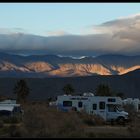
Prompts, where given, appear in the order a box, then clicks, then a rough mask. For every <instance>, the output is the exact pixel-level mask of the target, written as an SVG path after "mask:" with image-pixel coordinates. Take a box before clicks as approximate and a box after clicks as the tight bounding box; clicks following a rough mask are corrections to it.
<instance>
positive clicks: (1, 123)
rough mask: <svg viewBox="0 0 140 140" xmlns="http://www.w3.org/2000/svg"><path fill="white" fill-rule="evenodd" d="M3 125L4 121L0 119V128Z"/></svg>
mask: <svg viewBox="0 0 140 140" xmlns="http://www.w3.org/2000/svg"><path fill="white" fill-rule="evenodd" d="M3 126H4V122H3V120H0V128H2V127H3Z"/></svg>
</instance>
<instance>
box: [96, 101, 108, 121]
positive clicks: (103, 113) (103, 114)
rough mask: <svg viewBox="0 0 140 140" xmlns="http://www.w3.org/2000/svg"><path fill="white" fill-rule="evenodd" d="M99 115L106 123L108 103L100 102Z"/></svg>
mask: <svg viewBox="0 0 140 140" xmlns="http://www.w3.org/2000/svg"><path fill="white" fill-rule="evenodd" d="M97 115H99V116H101V117H102V118H103V119H104V120H105V121H106V103H105V102H104V101H100V102H99V110H98V112H97Z"/></svg>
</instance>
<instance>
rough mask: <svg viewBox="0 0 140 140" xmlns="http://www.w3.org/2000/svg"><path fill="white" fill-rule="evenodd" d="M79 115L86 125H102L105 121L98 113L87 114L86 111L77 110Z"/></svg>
mask: <svg viewBox="0 0 140 140" xmlns="http://www.w3.org/2000/svg"><path fill="white" fill-rule="evenodd" d="M79 117H80V118H81V119H82V121H83V122H84V123H85V124H86V125H88V126H96V125H98V126H99V125H104V124H105V121H104V119H103V118H101V117H100V116H99V115H95V114H94V115H89V114H87V113H86V112H79Z"/></svg>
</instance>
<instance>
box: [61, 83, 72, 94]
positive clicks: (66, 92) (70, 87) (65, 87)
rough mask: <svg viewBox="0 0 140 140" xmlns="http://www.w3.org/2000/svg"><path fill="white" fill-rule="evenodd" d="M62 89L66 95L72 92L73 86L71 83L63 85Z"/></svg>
mask: <svg viewBox="0 0 140 140" xmlns="http://www.w3.org/2000/svg"><path fill="white" fill-rule="evenodd" d="M62 90H63V91H64V93H65V94H66V95H69V94H72V93H74V88H73V87H72V85H71V84H67V85H65V86H64V87H63V89H62Z"/></svg>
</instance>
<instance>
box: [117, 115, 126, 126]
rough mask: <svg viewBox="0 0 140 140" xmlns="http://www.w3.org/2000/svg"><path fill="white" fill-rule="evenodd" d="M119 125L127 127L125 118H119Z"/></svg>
mask: <svg viewBox="0 0 140 140" xmlns="http://www.w3.org/2000/svg"><path fill="white" fill-rule="evenodd" d="M117 123H118V124H121V125H125V119H124V117H119V118H118V119H117Z"/></svg>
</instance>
